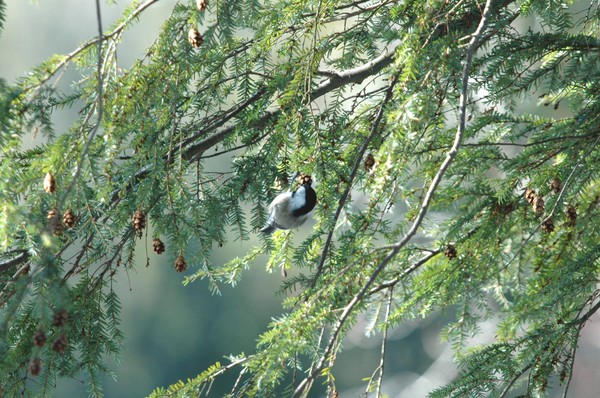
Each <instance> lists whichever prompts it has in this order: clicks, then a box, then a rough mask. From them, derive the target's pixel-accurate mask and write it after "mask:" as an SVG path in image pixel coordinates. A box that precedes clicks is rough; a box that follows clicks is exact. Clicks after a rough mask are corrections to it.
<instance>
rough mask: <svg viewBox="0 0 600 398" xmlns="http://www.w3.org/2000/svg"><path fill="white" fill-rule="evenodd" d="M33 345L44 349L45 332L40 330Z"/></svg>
mask: <svg viewBox="0 0 600 398" xmlns="http://www.w3.org/2000/svg"><path fill="white" fill-rule="evenodd" d="M33 344H35V345H36V346H38V347H43V346H44V344H46V333H44V331H43V330H41V329H39V330H38V331H36V332H35V334H34V335H33Z"/></svg>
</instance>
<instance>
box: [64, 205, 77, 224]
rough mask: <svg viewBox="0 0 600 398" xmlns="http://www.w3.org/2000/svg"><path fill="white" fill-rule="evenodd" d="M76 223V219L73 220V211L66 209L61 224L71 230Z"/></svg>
mask: <svg viewBox="0 0 600 398" xmlns="http://www.w3.org/2000/svg"><path fill="white" fill-rule="evenodd" d="M76 223H77V219H76V218H75V213H73V210H71V209H67V211H66V212H65V214H63V224H65V226H66V227H67V228H73V227H74V226H75V224H76Z"/></svg>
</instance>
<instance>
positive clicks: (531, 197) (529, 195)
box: [525, 187, 537, 205]
mask: <svg viewBox="0 0 600 398" xmlns="http://www.w3.org/2000/svg"><path fill="white" fill-rule="evenodd" d="M536 196H537V194H536V193H535V191H534V190H533V189H531V188H529V187H527V188H526V189H525V199H526V200H527V203H529V204H530V205H533V200H534V199H535V198H536Z"/></svg>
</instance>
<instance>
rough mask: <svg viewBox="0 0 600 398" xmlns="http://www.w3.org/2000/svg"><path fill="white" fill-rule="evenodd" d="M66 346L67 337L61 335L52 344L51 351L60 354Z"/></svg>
mask: <svg viewBox="0 0 600 398" xmlns="http://www.w3.org/2000/svg"><path fill="white" fill-rule="evenodd" d="M68 346H69V343H68V341H67V335H65V334H64V333H63V334H61V335H60V337H59V338H58V339H56V340H54V343H52V351H54V352H58V353H59V354H62V353H63V352H65V350H66V349H67V347H68Z"/></svg>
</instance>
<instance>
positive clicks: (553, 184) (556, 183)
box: [550, 177, 562, 195]
mask: <svg viewBox="0 0 600 398" xmlns="http://www.w3.org/2000/svg"><path fill="white" fill-rule="evenodd" d="M561 189H562V183H561V182H560V180H559V179H558V177H554V178H553V179H552V181H550V190H551V191H552V192H553V193H555V194H557V195H558V194H559V193H560V190H561Z"/></svg>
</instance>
